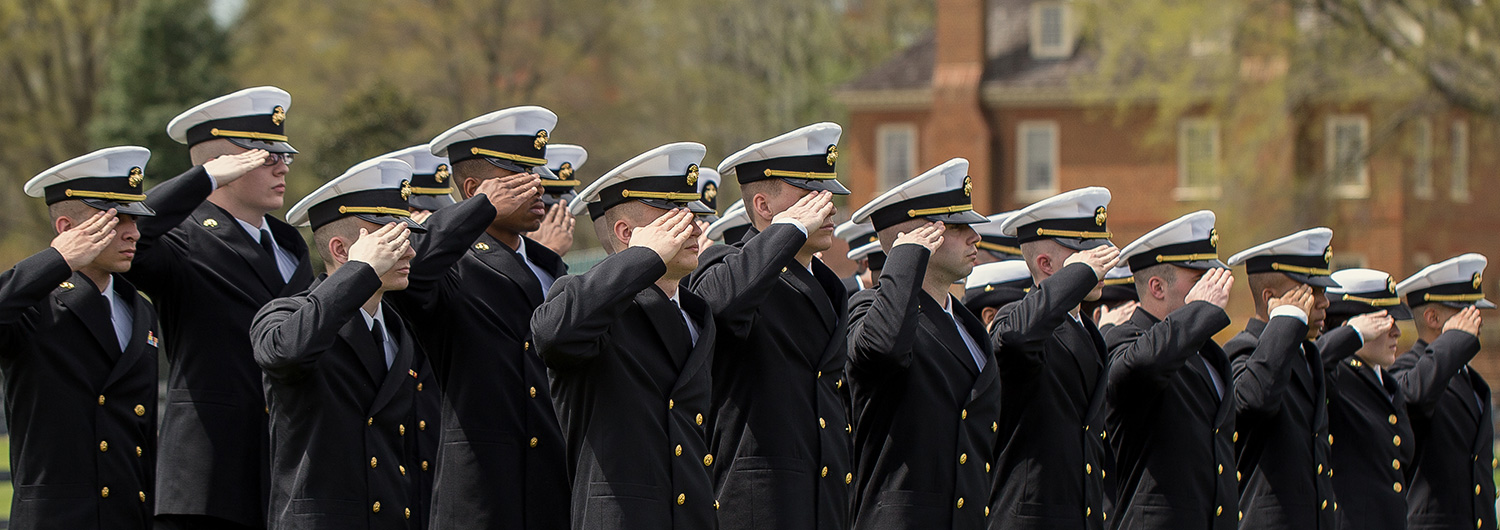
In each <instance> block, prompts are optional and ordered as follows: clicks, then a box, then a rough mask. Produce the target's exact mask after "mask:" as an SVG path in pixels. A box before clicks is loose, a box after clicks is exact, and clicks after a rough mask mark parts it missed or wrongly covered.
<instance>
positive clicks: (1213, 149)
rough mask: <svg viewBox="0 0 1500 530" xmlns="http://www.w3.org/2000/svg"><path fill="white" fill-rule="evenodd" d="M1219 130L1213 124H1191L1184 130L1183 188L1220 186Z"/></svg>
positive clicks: (1185, 126)
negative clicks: (1218, 173)
mask: <svg viewBox="0 0 1500 530" xmlns="http://www.w3.org/2000/svg"><path fill="white" fill-rule="evenodd" d="M1218 142H1219V128H1218V126H1217V125H1216V124H1214V123H1212V122H1190V123H1188V124H1186V125H1184V126H1183V128H1182V145H1181V146H1179V149H1182V153H1181V156H1182V166H1183V167H1182V171H1183V175H1182V182H1181V184H1182V186H1183V187H1187V188H1212V187H1215V186H1217V185H1218V175H1217V171H1218V156H1217V151H1218Z"/></svg>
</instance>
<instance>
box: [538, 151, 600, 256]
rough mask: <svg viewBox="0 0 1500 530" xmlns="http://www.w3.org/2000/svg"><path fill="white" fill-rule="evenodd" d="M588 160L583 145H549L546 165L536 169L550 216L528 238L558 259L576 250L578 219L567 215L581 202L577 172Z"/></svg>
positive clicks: (544, 218)
mask: <svg viewBox="0 0 1500 530" xmlns="http://www.w3.org/2000/svg"><path fill="white" fill-rule="evenodd" d="M588 159H589V152H588V151H586V150H584V149H583V148H582V147H580V146H576V145H570V144H552V145H548V146H547V165H546V166H545V167H540V166H539V167H536V168H534V169H533V171H535V172H536V174H537V176H539V177H541V178H542V203H543V204H546V205H547V215H546V217H543V218H542V226H541V228H538V229H537V230H536V231H533V232H531V233H528V234H526V235H527V237H530V238H532V239H535V240H536V242H537V243H539V244H541V245H542V246H544V247H547V248H548V249H551V250H552V251H553V252H556V253H557V255H558V256H566V255H567V254H568V251H569V250H572V249H573V227H574V224H575V220H574V219H573V216H572V215H569V214H568V205H569V204H570V203H572V202H573V201H575V200H577V199H578V192H577V191H574V190H573V188H574V187H576V186H578V185H579V184H581V182H580V181H579V180H578V170H579V169H582V168H583V163H584V162H587V161H588Z"/></svg>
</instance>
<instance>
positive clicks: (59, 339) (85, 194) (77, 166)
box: [0, 147, 158, 529]
mask: <svg viewBox="0 0 1500 530" xmlns="http://www.w3.org/2000/svg"><path fill="white" fill-rule="evenodd" d="M150 157H151V152H150V151H147V150H146V148H144V147H111V148H108V149H102V150H99V151H95V152H93V153H89V154H87V155H83V156H81V157H78V158H75V159H72V160H69V161H67V162H63V163H61V164H58V165H56V166H53V167H52V168H51V169H48V170H46V171H43V172H42V173H40V174H38V175H37V176H36V177H35V178H32V179H31V180H30V181H29V182H27V183H26V186H25V191H26V194H27V195H30V196H32V197H46V200H47V213H48V215H49V217H51V218H52V227H53V228H54V229H55V230H57V233H58V235H57V237H56V238H54V239H53V240H52V246H51V247H50V248H48V249H46V250H43V251H41V252H38V253H36V254H35V255H33V256H31V257H30V258H27V259H25V260H22V261H21V262H20V263H17V264H16V266H15V267H14V268H12V269H11V270H9V271H6V272H5V273H4V274H0V369H3V370H4V373H5V420H6V425H7V426H8V427H9V432H10V440H11V442H10V466H11V467H10V469H11V471H12V477H11V482H12V483H13V484H14V485H15V491H14V493H13V496H12V500H11V509H10V527H11V528H27V529H30V528H69V529H72V528H79V529H89V528H130V529H144V528H150V526H151V512H152V505H151V504H150V503H151V502H154V501H155V500H156V499H155V494H154V492H153V491H152V483H153V482H154V477H155V474H156V469H155V467H154V464H155V457H156V451H155V449H156V448H155V445H156V351H157V344H158V341H157V337H156V332H155V330H156V311H155V310H154V309H153V308H152V307H151V304H150V303H148V302H147V301H146V299H145V298H143V297H141V296H140V295H139V294H137V293H136V290H135V287H134V286H132V285H130V282H127V281H126V280H125V278H124V277H122V276H120V273H123V272H125V271H127V270H130V261H131V258H132V257H133V256H134V254H135V245H136V239H137V237H138V235H139V233H138V232H137V231H136V227H135V223H136V219H138V218H143V217H149V216H151V215H152V213H153V212H152V211H151V208H150V207H147V206H146V205H144V204H141V201H142V200H144V199H145V198H146V197H145V196H144V195H141V179H142V177H143V173H142V172H141V170H142V168H145V167H146V160H147V159H148V158H150Z"/></svg>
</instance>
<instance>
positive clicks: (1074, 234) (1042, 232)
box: [1036, 228, 1115, 239]
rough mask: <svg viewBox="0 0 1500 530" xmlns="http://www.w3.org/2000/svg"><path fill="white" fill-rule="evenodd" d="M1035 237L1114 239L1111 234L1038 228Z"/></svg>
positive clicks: (1113, 235)
mask: <svg viewBox="0 0 1500 530" xmlns="http://www.w3.org/2000/svg"><path fill="white" fill-rule="evenodd" d="M1036 235H1039V236H1046V237H1067V238H1073V239H1109V238H1111V237H1115V234H1114V233H1113V232H1080V231H1077V230H1053V229H1050V228H1038V229H1036Z"/></svg>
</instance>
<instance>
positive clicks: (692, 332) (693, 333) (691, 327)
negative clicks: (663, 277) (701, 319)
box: [667, 289, 698, 346]
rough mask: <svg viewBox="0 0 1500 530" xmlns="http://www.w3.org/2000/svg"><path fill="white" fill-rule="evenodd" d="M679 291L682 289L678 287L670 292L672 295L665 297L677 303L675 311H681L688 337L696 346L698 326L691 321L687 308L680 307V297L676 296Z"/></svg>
mask: <svg viewBox="0 0 1500 530" xmlns="http://www.w3.org/2000/svg"><path fill="white" fill-rule="evenodd" d="M681 293H682V290H681V289H678V290H677V292H674V293H672V296H670V297H668V298H667V299H668V300H671V301H672V303H673V304H676V305H677V312H679V313H682V320H683V321H684V322H687V328H688V337H689V338H691V339H692V341H693V346H697V345H698V326H697V325H696V324H694V323H693V317H690V316H688V313H687V310H685V309H683V308H682V299H681V298H678V295H679V294H681Z"/></svg>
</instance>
